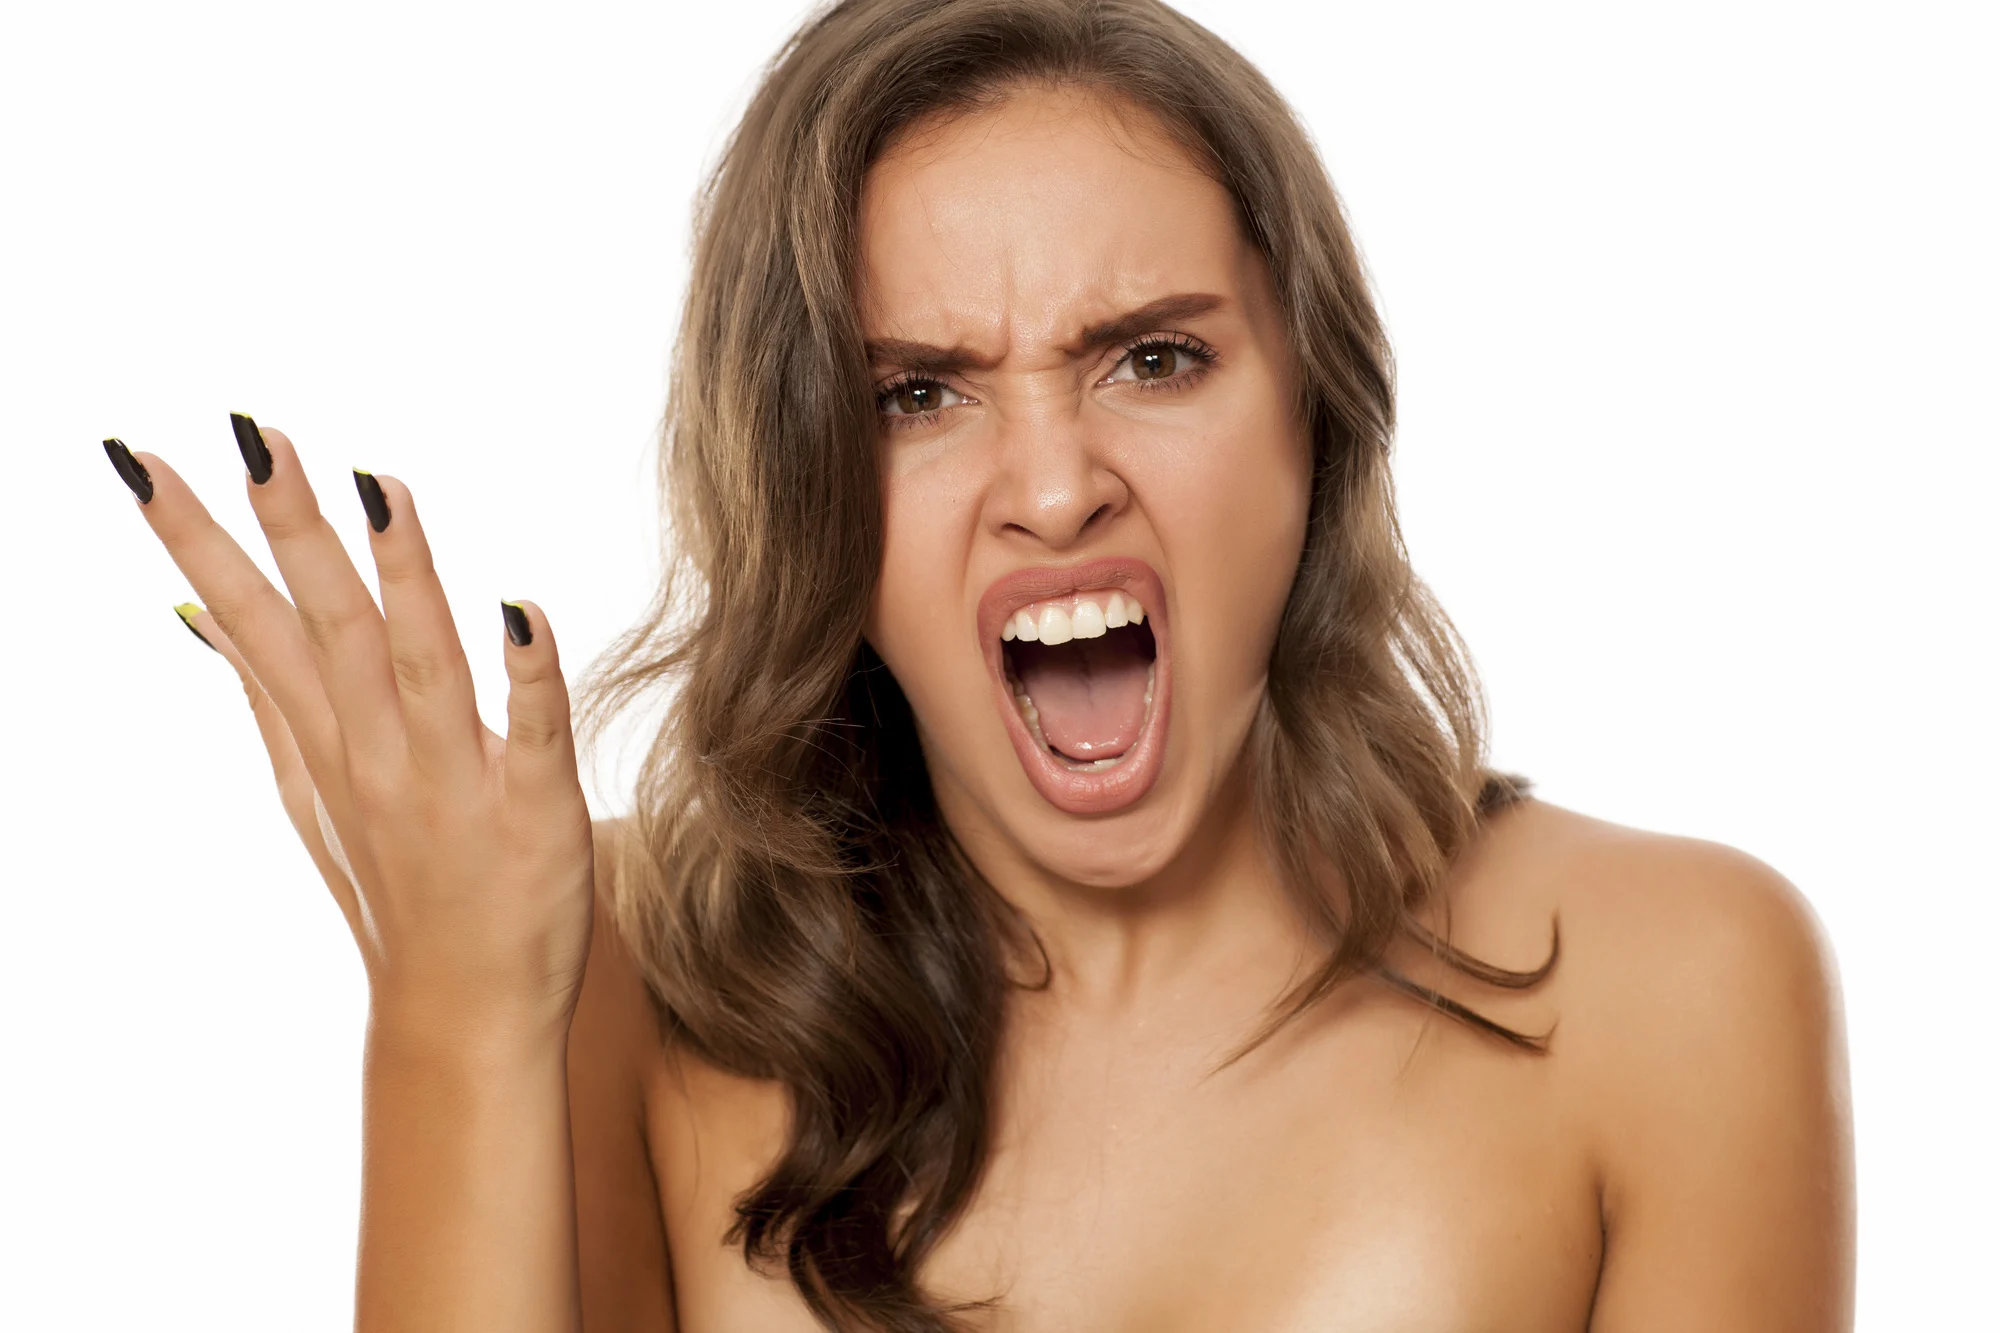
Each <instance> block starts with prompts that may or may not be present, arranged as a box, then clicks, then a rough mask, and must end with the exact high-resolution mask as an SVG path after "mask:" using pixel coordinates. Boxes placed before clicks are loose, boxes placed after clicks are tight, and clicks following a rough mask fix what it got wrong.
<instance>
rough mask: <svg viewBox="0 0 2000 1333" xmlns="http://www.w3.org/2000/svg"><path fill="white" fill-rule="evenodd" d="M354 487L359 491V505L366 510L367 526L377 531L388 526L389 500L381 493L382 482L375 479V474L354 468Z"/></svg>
mask: <svg viewBox="0 0 2000 1333" xmlns="http://www.w3.org/2000/svg"><path fill="white" fill-rule="evenodd" d="M354 489H355V490H357V491H360V492H361V507H362V508H363V509H365V510H367V511H368V526H369V527H371V528H373V529H375V531H377V532H380V531H382V530H383V529H384V528H386V527H388V526H389V501H388V499H387V497H385V496H384V495H383V494H382V483H381V482H379V481H377V480H375V474H374V473H373V472H363V471H362V470H361V469H360V468H356V469H354Z"/></svg>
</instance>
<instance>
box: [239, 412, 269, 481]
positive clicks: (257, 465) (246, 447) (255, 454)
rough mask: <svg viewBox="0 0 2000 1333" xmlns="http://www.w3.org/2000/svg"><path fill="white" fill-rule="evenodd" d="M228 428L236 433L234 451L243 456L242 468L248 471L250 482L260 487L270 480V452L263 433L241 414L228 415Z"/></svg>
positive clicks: (254, 423)
mask: <svg viewBox="0 0 2000 1333" xmlns="http://www.w3.org/2000/svg"><path fill="white" fill-rule="evenodd" d="M229 428H230V429H231V430H233V431H235V432H236V449H237V452H239V453H241V454H242V455H243V466H244V467H247V468H249V469H250V480H252V481H254V482H256V483H257V484H258V485H259V486H262V485H263V484H264V483H265V482H267V481H269V480H270V479H271V450H270V448H269V446H267V445H266V444H265V443H264V432H263V431H261V430H258V429H257V423H256V422H254V421H252V420H251V419H250V418H249V417H246V416H244V415H243V414H242V413H241V412H231V413H230V414H229Z"/></svg>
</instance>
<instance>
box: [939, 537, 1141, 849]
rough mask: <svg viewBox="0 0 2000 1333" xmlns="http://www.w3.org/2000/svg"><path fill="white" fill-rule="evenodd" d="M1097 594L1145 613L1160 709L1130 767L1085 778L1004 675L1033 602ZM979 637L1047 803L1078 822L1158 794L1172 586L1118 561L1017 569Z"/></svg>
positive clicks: (998, 593)
mask: <svg viewBox="0 0 2000 1333" xmlns="http://www.w3.org/2000/svg"><path fill="white" fill-rule="evenodd" d="M1094 588H1118V589H1121V590H1123V591H1124V592H1126V593H1127V594H1128V595H1130V596H1134V597H1136V598H1137V599H1138V601H1139V605H1140V606H1142V607H1144V608H1145V611H1146V624H1147V625H1148V626H1150V627H1151V628H1152V631H1153V642H1154V644H1155V645H1156V647H1155V653H1154V660H1153V707H1152V711H1151V712H1150V713H1149V714H1148V715H1147V718H1146V726H1145V729H1144V730H1142V731H1141V732H1140V733H1139V739H1138V741H1137V742H1135V743H1134V744H1133V746H1132V748H1131V749H1130V750H1127V751H1126V752H1125V760H1124V762H1123V763H1121V764H1118V765H1117V766H1115V767H1113V768H1107V769H1102V770H1099V771H1097V772H1086V773H1079V772H1077V771H1075V770H1074V769H1069V768H1064V767H1063V766H1062V765H1061V764H1060V763H1058V762H1057V761H1056V758H1055V756H1054V755H1052V754H1050V753H1049V752H1048V750H1047V749H1046V748H1044V747H1043V746H1041V745H1039V744H1037V743H1036V741H1035V738H1034V737H1033V736H1032V735H1030V734H1029V732H1028V724H1027V723H1026V722H1024V721H1022V720H1021V710H1020V709H1018V708H1016V707H1015V706H1014V696H1013V693H1012V692H1011V691H1010V690H1008V688H1007V678H1006V675H1005V673H1004V672H1003V671H1002V669H1001V660H1000V629H1001V626H1002V625H1004V624H1005V623H1006V620H1007V617H1008V616H1011V615H1013V614H1014V612H1015V611H1017V610H1019V609H1020V608H1021V607H1023V606H1026V605H1027V604H1028V603H1030V602H1037V601H1041V600H1043V599H1044V598H1049V597H1063V596H1067V595H1068V594H1070V593H1075V592H1084V591H1088V590H1090V589H1094ZM979 635H980V641H981V643H982V644H983V645H984V646H985V651H986V667H987V674H988V675H990V676H991V677H992V678H993V694H994V699H995V701H996V702H997V703H998V704H999V706H1000V714H1001V716H1002V717H1004V718H1006V719H1007V738H1008V739H1009V740H1010V741H1012V742H1013V743H1014V753H1015V754H1016V755H1017V756H1018V757H1019V758H1020V760H1021V767H1022V769H1023V770H1025V771H1026V772H1027V775H1028V781H1029V782H1030V783H1032V784H1033V785H1034V788H1035V790H1036V791H1037V792H1039V793H1040V794H1041V796H1042V799H1043V800H1045V801H1047V802H1048V803H1049V804H1050V805H1053V806H1055V807H1056V808H1057V809H1058V810H1061V811H1063V812H1064V813H1066V814H1072V815H1108V814H1112V813H1114V812H1116V811H1118V810H1122V809H1124V808H1125V807H1126V806H1128V805H1131V804H1133V803H1134V802H1136V801H1138V800H1139V799H1140V798H1141V797H1143V796H1144V795H1145V794H1146V793H1147V792H1148V791H1150V790H1151V789H1152V786H1153V783H1154V782H1155V781H1156V780H1158V778H1159V776H1160V766H1161V764H1162V762H1163V761H1164V760H1165V758H1166V750H1167V718H1168V714H1169V712H1170V707H1169V706H1170V705H1171V703H1172V702H1173V668H1172V666H1171V662H1172V654H1171V653H1170V652H1169V651H1168V635H1169V631H1168V627H1167V593H1166V585H1165V584H1163V583H1162V582H1161V581H1160V576H1159V574H1158V573H1157V572H1155V571H1154V569H1153V567H1152V566H1151V565H1149V564H1147V563H1146V562H1145V561H1143V560H1134V559H1130V558H1128V557H1124V556H1112V557H1107V558H1105V559H1101V560H1092V561H1089V562H1087V563H1085V564H1081V565H1069V566H1063V567H1048V566H1045V567H1040V568H1034V569H1017V570H1015V571H1014V572H1013V573H1011V574H1006V575H1003V576H1001V577H1000V578H998V579H995V580H994V581H993V585H992V586H991V587H989V588H988V589H987V590H986V592H985V595H984V596H982V597H981V598H980V599H979Z"/></svg>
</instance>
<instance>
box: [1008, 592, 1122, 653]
mask: <svg viewBox="0 0 2000 1333" xmlns="http://www.w3.org/2000/svg"><path fill="white" fill-rule="evenodd" d="M1145 623H1146V610H1145V608H1144V607H1142V606H1140V605H1139V602H1138V599H1137V598H1133V597H1128V596H1126V595H1125V594H1124V593H1122V592H1108V593H1088V594H1084V595H1082V596H1079V597H1076V598H1075V599H1074V600H1073V601H1072V602H1071V603H1070V604H1069V605H1064V604H1063V603H1062V602H1042V603H1039V604H1038V606H1024V607H1022V608H1021V609H1020V610H1018V611H1016V612H1015V613H1014V614H1013V615H1011V616H1009V617H1008V618H1007V623H1006V624H1004V625H1002V626H1001V627H1000V638H1001V639H1002V641H1010V640H1013V639H1021V640H1024V641H1026V642H1028V643H1068V642H1069V641H1070V640H1071V639H1095V638H1098V637H1100V636H1101V635H1103V633H1104V631H1105V630H1107V629H1117V628H1118V627H1119V626H1120V625H1143V624H1145Z"/></svg>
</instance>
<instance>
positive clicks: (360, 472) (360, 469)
mask: <svg viewBox="0 0 2000 1333" xmlns="http://www.w3.org/2000/svg"><path fill="white" fill-rule="evenodd" d="M354 472H355V475H357V476H362V477H372V476H374V475H375V474H374V473H373V472H370V471H369V470H368V469H367V468H364V467H358V468H356V469H354Z"/></svg>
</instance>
